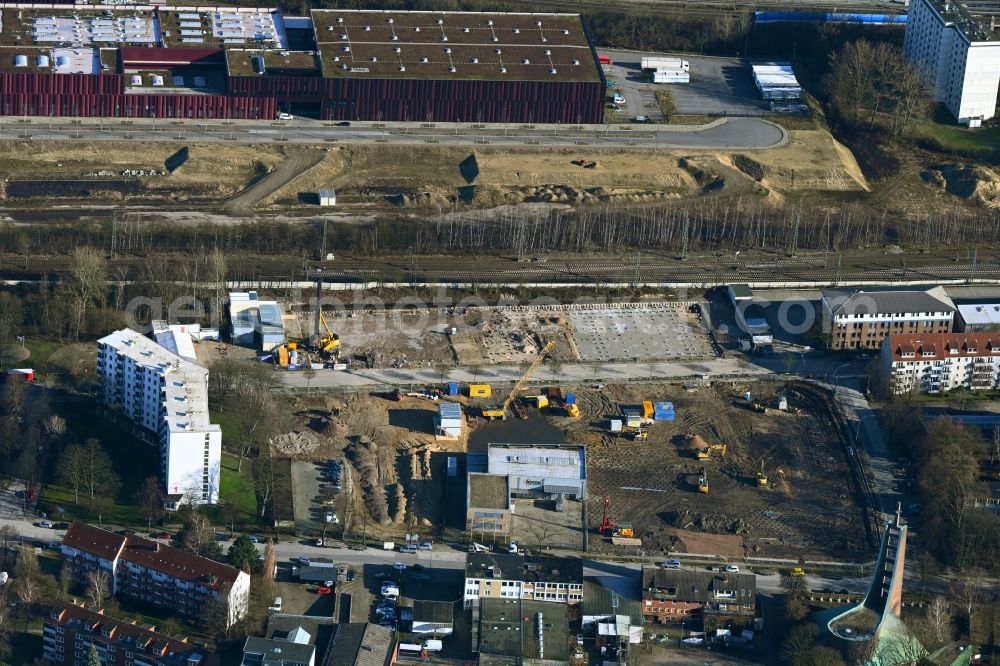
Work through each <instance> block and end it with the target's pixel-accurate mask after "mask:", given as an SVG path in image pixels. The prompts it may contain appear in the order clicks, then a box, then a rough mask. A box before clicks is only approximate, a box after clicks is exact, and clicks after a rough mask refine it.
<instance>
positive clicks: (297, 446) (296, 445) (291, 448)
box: [271, 430, 322, 456]
mask: <svg viewBox="0 0 1000 666" xmlns="http://www.w3.org/2000/svg"><path fill="white" fill-rule="evenodd" d="M321 443H322V441H321V439H320V438H319V436H317V435H316V434H315V433H314V432H312V431H311V430H302V431H298V432H295V431H293V432H285V433H282V434H280V435H277V436H276V437H272V438H271V446H272V447H273V448H274V449H275V450H277V451H280V452H281V453H283V454H285V455H289V456H299V455H304V454H307V453H312V452H313V451H315V450H316V449H318V448H319V446H320V444H321Z"/></svg>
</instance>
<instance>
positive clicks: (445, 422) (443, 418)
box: [434, 402, 462, 439]
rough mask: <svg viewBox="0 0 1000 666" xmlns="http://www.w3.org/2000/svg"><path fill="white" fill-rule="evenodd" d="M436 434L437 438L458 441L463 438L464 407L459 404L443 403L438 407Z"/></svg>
mask: <svg viewBox="0 0 1000 666" xmlns="http://www.w3.org/2000/svg"><path fill="white" fill-rule="evenodd" d="M436 421H437V423H436V424H435V429H434V434H435V435H436V436H437V437H447V438H450V439H457V438H458V437H461V436H462V406H461V405H459V404H458V403H457V402H442V403H441V404H440V405H438V415H437V419H436Z"/></svg>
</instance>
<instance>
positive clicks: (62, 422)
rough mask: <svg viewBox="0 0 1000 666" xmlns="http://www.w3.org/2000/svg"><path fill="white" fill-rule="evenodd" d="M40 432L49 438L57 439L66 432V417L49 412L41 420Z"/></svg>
mask: <svg viewBox="0 0 1000 666" xmlns="http://www.w3.org/2000/svg"><path fill="white" fill-rule="evenodd" d="M42 432H44V433H45V436H46V437H48V438H49V439H52V440H56V441H58V440H59V439H62V437H63V436H64V435H65V434H66V419H64V418H63V417H61V416H57V415H55V414H51V415H49V416H47V417H46V418H45V420H44V421H42Z"/></svg>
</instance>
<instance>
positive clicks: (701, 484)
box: [698, 467, 708, 495]
mask: <svg viewBox="0 0 1000 666" xmlns="http://www.w3.org/2000/svg"><path fill="white" fill-rule="evenodd" d="M698 492H699V493H705V494H706V495H707V494H708V470H707V469H705V468H704V467H702V468H701V476H699V477H698Z"/></svg>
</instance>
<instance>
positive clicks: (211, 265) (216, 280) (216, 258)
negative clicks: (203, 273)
mask: <svg viewBox="0 0 1000 666" xmlns="http://www.w3.org/2000/svg"><path fill="white" fill-rule="evenodd" d="M205 259H206V261H207V262H208V281H209V283H210V284H211V285H212V288H213V290H214V291H215V299H214V302H213V304H212V316H213V317H220V316H221V313H222V293H223V292H224V291H225V289H226V255H225V253H223V251H222V250H221V249H219V248H218V247H215V248H213V250H212V251H211V252H210V253H209V255H208V256H207V257H206V258H205Z"/></svg>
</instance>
